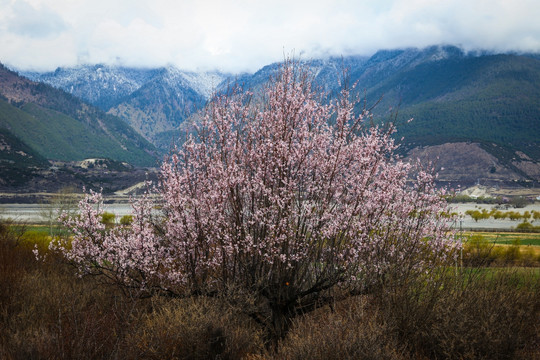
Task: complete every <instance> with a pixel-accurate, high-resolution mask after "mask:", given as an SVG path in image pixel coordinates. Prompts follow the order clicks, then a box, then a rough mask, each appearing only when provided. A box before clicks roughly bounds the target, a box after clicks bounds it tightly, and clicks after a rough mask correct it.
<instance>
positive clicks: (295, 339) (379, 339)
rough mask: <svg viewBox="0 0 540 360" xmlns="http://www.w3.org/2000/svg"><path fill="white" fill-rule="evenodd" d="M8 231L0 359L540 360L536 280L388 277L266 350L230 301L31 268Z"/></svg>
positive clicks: (532, 275) (305, 320) (64, 267)
mask: <svg viewBox="0 0 540 360" xmlns="http://www.w3.org/2000/svg"><path fill="white" fill-rule="evenodd" d="M14 229H16V228H15V227H11V226H8V224H1V225H0V289H1V291H0V358H2V359H106V358H115V359H173V358H174V359H540V321H539V320H540V279H539V275H538V272H529V271H528V270H524V269H523V268H520V269H509V270H505V269H501V268H498V269H493V268H491V269H488V270H485V268H483V267H478V268H466V267H465V269H469V270H464V271H463V272H460V271H457V270H456V269H444V268H440V269H434V270H433V272H432V273H431V274H429V275H427V276H426V277H423V276H420V275H419V276H417V277H414V278H408V279H403V278H396V279H386V280H385V281H384V282H382V283H381V286H380V288H377V289H372V290H371V291H370V292H369V293H366V294H363V295H358V296H355V297H352V298H349V299H348V300H346V301H343V302H338V303H335V304H334V305H333V306H327V307H324V308H321V309H319V310H317V311H316V312H313V313H310V314H308V315H305V316H301V317H298V318H297V319H296V320H295V321H294V323H293V326H292V328H291V330H290V332H289V334H288V335H287V337H286V338H285V339H283V340H282V341H281V342H280V343H279V344H278V346H277V347H276V348H275V349H273V348H272V349H269V348H268V347H265V344H264V336H263V335H264V334H263V332H262V330H261V328H260V326H259V325H258V324H257V323H255V322H253V321H252V320H251V319H249V318H247V317H245V315H242V311H240V310H239V309H237V308H235V306H234V305H233V304H231V301H226V299H219V298H208V297H199V298H197V297H194V298H186V299H173V298H167V297H153V298H146V299H141V298H140V297H139V296H138V295H139V294H138V293H137V290H133V289H132V290H128V289H125V288H124V289H123V290H122V289H119V288H111V287H107V286H105V285H103V284H101V283H100V282H99V281H98V279H97V278H92V277H87V278H79V277H77V276H76V274H75V273H74V269H73V268H72V267H71V266H70V265H69V264H66V263H64V262H61V261H60V260H59V258H58V257H56V256H55V254H54V253H48V254H47V255H46V258H45V260H44V261H36V259H35V257H34V254H33V253H32V246H30V245H28V244H29V242H28V241H27V240H25V238H24V237H23V236H22V230H20V231H19V232H16V231H15V230H14ZM33 240H34V241H33V242H38V243H39V241H35V240H38V239H33ZM41 243H42V242H41ZM480 265H481V264H480Z"/></svg>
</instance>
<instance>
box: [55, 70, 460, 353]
mask: <svg viewBox="0 0 540 360" xmlns="http://www.w3.org/2000/svg"><path fill="white" fill-rule="evenodd" d="M309 76H310V75H309V73H308V72H307V71H305V70H304V69H302V68H301V67H299V66H298V65H297V64H295V63H293V62H286V64H285V65H284V66H283V67H282V68H281V69H280V71H279V72H278V73H277V74H276V75H275V76H274V77H273V78H272V79H271V81H270V82H269V84H268V85H267V86H266V88H265V91H264V93H262V94H260V96H258V97H256V98H253V97H252V96H251V94H249V93H243V94H232V95H230V96H222V97H217V98H216V99H214V100H213V101H212V102H211V103H210V104H209V105H208V106H207V108H206V110H205V112H204V113H203V114H202V116H201V120H200V122H199V123H197V124H196V127H197V133H196V134H194V135H192V136H190V137H189V138H188V140H187V141H186V142H185V143H184V144H183V146H182V147H181V148H180V149H177V150H175V151H174V152H173V153H172V154H171V156H170V157H169V158H168V159H166V160H165V161H164V162H163V164H162V167H161V179H162V181H161V183H160V186H159V193H158V194H157V195H158V196H157V198H158V199H157V200H156V201H155V203H157V204H159V205H160V206H161V211H162V216H161V217H158V216H156V213H155V211H153V208H154V205H155V203H154V201H153V197H150V196H146V197H143V198H141V199H139V200H138V201H137V202H136V203H134V204H133V205H134V212H135V214H134V218H133V223H132V225H131V227H114V228H112V227H110V228H107V227H106V226H104V224H103V223H100V221H99V219H100V218H101V216H102V214H103V210H102V198H101V195H100V194H93V193H91V194H90V195H89V196H88V197H86V198H85V199H84V200H83V201H82V202H81V203H80V212H81V214H80V218H74V219H73V218H72V219H66V225H68V226H69V227H70V228H71V229H72V231H73V233H74V236H73V241H72V242H71V243H70V244H71V246H72V247H71V248H68V247H67V246H65V244H63V243H60V244H55V245H54V247H55V248H56V249H60V250H62V251H63V252H64V254H65V256H66V257H67V258H68V259H69V260H70V261H72V262H73V263H75V264H76V265H78V266H79V268H80V269H81V271H83V272H86V273H89V274H93V275H104V278H106V279H109V280H112V281H114V282H116V283H117V284H119V285H120V286H124V287H128V288H131V287H135V288H141V289H143V290H146V291H147V292H148V294H146V295H152V294H155V293H161V294H167V295H173V296H178V297H189V296H204V295H207V294H226V293H228V292H229V291H232V290H231V289H234V292H235V293H239V294H242V295H246V296H247V298H248V299H253V298H255V299H256V301H253V302H251V303H249V304H246V306H244V307H243V308H244V309H245V311H246V313H247V314H248V315H249V316H251V317H252V318H253V319H255V320H256V321H258V322H259V323H261V324H263V325H264V327H265V329H266V333H267V335H268V338H269V340H271V341H273V342H275V341H277V340H278V339H280V338H282V337H283V336H284V335H285V334H286V332H287V330H288V328H289V326H290V324H291V321H292V319H294V318H295V317H296V316H298V315H300V314H305V313H307V312H310V311H313V310H315V309H316V308H318V307H321V306H323V305H325V304H327V303H329V302H333V301H334V294H336V293H338V292H336V291H335V290H336V288H339V287H342V286H343V287H347V288H348V289H349V292H347V293H345V292H341V294H348V295H347V296H349V295H350V294H355V293H359V292H364V291H367V289H370V288H376V287H378V286H381V285H382V284H381V282H382V281H383V279H385V278H386V277H396V278H402V279H404V281H405V279H406V277H407V276H410V274H411V273H415V272H423V271H424V270H425V268H429V267H431V266H432V265H433V263H438V261H439V259H447V258H448V255H449V253H450V252H451V250H452V248H453V246H454V245H455V242H454V236H453V234H452V233H451V232H449V231H448V226H449V225H448V220H447V219H446V218H445V217H443V215H442V214H443V213H445V212H446V213H447V211H446V210H447V209H446V203H445V201H444V200H443V199H442V198H441V193H440V192H439V191H438V190H437V189H436V188H435V187H434V183H433V179H434V177H433V176H432V175H431V174H430V172H428V171H426V170H425V169H422V168H421V167H420V166H419V165H411V164H409V163H404V162H403V161H401V160H400V159H399V158H398V156H397V155H396V154H395V153H394V150H395V149H396V147H397V146H396V145H395V143H394V140H393V138H392V134H393V132H394V127H393V125H392V124H389V125H388V126H386V127H381V126H370V123H371V118H370V116H369V114H368V113H367V111H363V112H362V113H360V114H355V111H354V110H355V108H356V107H357V105H358V103H359V100H358V99H355V98H353V97H352V96H350V89H347V88H344V89H343V91H342V93H341V95H342V96H341V98H340V99H339V100H338V101H336V102H334V103H332V104H326V103H325V101H324V98H323V96H322V94H318V93H316V92H315V91H313V90H312V88H311V82H310V77H309ZM351 99H353V100H351ZM233 295H234V294H233Z"/></svg>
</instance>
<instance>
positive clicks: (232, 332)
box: [124, 297, 264, 360]
mask: <svg viewBox="0 0 540 360" xmlns="http://www.w3.org/2000/svg"><path fill="white" fill-rule="evenodd" d="M154 301H156V302H157V304H154V307H155V311H153V312H151V313H148V314H145V315H143V316H142V318H141V322H140V323H139V326H138V327H137V329H136V331H134V332H133V333H132V334H129V335H128V337H127V340H126V344H127V346H126V354H125V355H124V356H125V357H126V358H128V359H141V358H144V359H173V358H174V359H194V360H195V359H200V360H205V359H223V360H226V359H231V360H233V359H242V358H245V357H246V356H247V355H249V354H257V353H262V352H263V349H264V343H263V341H262V340H263V337H262V336H261V335H262V334H261V331H260V329H259V328H258V327H257V326H256V325H254V324H253V323H252V320H251V319H249V318H246V317H245V315H242V314H241V313H240V312H239V311H238V309H234V308H231V307H230V306H228V305H227V304H226V303H225V302H223V301H219V300H217V299H210V298H204V297H199V298H192V299H176V300H169V301H166V302H164V301H161V300H160V299H156V300H154Z"/></svg>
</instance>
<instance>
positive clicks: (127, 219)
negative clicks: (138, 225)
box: [120, 215, 133, 226]
mask: <svg viewBox="0 0 540 360" xmlns="http://www.w3.org/2000/svg"><path fill="white" fill-rule="evenodd" d="M132 222H133V215H124V216H122V217H121V218H120V224H122V225H124V226H127V225H131V223H132Z"/></svg>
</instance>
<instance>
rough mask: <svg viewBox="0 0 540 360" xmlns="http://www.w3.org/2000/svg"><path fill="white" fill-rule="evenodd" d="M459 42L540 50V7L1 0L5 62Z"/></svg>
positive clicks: (227, 57) (432, 1)
mask: <svg viewBox="0 0 540 360" xmlns="http://www.w3.org/2000/svg"><path fill="white" fill-rule="evenodd" d="M432 44H454V45H458V46H462V47H463V48H464V49H465V50H472V49H485V50H494V51H508V50H513V51H527V52H540V0H356V1H353V0H350V1H349V0H325V1H318V0H260V1H258V0H244V1H242V0H234V1H233V0H229V1H225V0H223V1H219V0H178V1H174V0H0V62H3V63H5V64H8V65H9V66H13V67H16V68H18V69H21V70H28V69H34V70H54V69H55V68H56V67H58V66H73V65H77V64H81V63H91V64H93V63H107V64H120V65H128V66H161V65H166V64H174V65H177V66H179V67H180V68H183V69H189V70H210V69H219V70H223V71H233V72H240V71H255V70H257V69H259V68H260V67H261V66H263V65H265V64H268V63H270V62H273V61H279V60H282V59H283V57H284V54H290V53H291V52H293V51H294V53H295V55H296V56H300V57H301V58H303V59H310V58H316V57H322V56H327V55H337V56H340V55H345V56H346V55H352V54H358V55H371V54H373V53H374V52H375V51H376V50H379V49H389V48H400V47H411V46H413V47H424V46H428V45H432Z"/></svg>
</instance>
